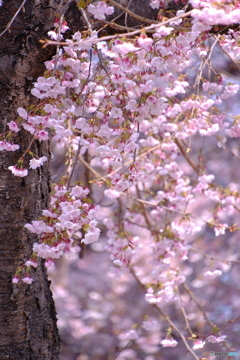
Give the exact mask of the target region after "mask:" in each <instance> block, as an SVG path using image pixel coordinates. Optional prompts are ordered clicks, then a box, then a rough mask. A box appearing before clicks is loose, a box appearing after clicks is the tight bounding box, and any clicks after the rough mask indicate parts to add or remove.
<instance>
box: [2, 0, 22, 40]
mask: <svg viewBox="0 0 240 360" xmlns="http://www.w3.org/2000/svg"><path fill="white" fill-rule="evenodd" d="M26 1H27V0H23V2H22V4H21V5H20V6H19V8H18V9H17V11H16V13H15V14H14V15H13V17H12V19H11V20H10V21H9V23H8V24H7V26H6V28H5V30H3V31H2V32H1V34H0V36H3V35H4V34H5V33H6V32H7V31H8V30H9V31H10V27H11V26H12V23H13V22H14V20H15V19H16V17H17V16H18V14H19V13H20V11H21V10H22V8H23V7H24V5H25V3H26Z"/></svg>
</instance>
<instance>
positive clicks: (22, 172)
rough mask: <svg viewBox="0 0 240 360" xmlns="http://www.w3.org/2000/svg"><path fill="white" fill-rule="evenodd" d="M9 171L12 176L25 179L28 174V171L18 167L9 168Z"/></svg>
mask: <svg viewBox="0 0 240 360" xmlns="http://www.w3.org/2000/svg"><path fill="white" fill-rule="evenodd" d="M8 169H9V170H11V172H12V174H13V175H15V176H19V177H25V176H27V174H28V170H27V169H22V168H18V167H16V166H9V167H8Z"/></svg>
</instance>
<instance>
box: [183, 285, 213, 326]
mask: <svg viewBox="0 0 240 360" xmlns="http://www.w3.org/2000/svg"><path fill="white" fill-rule="evenodd" d="M183 287H184V289H185V290H186V292H187V293H188V295H189V296H190V297H191V299H192V300H193V301H194V302H195V304H196V305H197V307H198V308H199V310H200V311H201V312H202V314H203V316H204V319H205V320H206V321H207V322H208V323H209V325H210V326H211V327H213V328H215V327H216V325H215V324H214V323H213V322H212V320H210V319H209V318H208V316H207V314H206V312H205V310H204V309H203V307H202V305H201V304H200V302H199V300H198V299H197V298H196V297H195V295H194V294H193V292H192V291H191V290H190V289H189V287H188V286H187V285H186V284H183Z"/></svg>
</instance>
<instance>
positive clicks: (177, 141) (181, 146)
mask: <svg viewBox="0 0 240 360" xmlns="http://www.w3.org/2000/svg"><path fill="white" fill-rule="evenodd" d="M174 141H175V143H176V144H177V146H178V148H179V150H180V151H181V154H182V155H183V156H184V157H185V159H186V160H187V162H188V163H189V165H191V167H192V168H193V170H194V171H195V172H196V173H197V174H198V173H199V168H198V167H197V165H195V164H194V162H193V161H192V160H191V159H190V157H189V156H188V154H187V153H186V151H185V150H184V147H183V144H182V142H181V141H180V140H179V139H176V138H175V140H174Z"/></svg>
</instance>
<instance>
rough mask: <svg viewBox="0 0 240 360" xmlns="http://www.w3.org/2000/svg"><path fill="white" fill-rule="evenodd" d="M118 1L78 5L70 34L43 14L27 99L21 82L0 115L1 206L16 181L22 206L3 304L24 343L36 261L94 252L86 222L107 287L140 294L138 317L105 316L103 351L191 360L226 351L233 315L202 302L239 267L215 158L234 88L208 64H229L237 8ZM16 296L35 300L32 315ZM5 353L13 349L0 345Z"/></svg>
mask: <svg viewBox="0 0 240 360" xmlns="http://www.w3.org/2000/svg"><path fill="white" fill-rule="evenodd" d="M130 3H131V2H130ZM130 3H129V4H128V5H129V6H126V4H125V5H124V4H122V2H121V1H120V2H115V1H113V0H109V1H98V2H92V1H80V2H78V3H77V7H78V10H79V11H80V14H81V19H82V21H83V22H84V24H85V25H84V30H85V31H81V32H80V31H75V32H74V33H73V34H72V35H71V36H69V32H68V30H69V26H70V25H69V24H68V23H67V21H66V20H65V19H64V18H63V17H62V16H60V17H58V18H55V20H54V21H53V27H52V29H51V30H50V31H48V38H45V37H44V36H42V38H41V44H42V46H43V50H39V52H38V54H39V56H40V54H43V53H44V52H45V51H48V49H53V48H54V49H56V53H55V55H54V56H53V57H52V58H51V59H49V60H48V61H46V62H45V67H46V70H45V73H43V72H42V73H41V74H34V80H35V81H34V84H33V87H32V88H31V96H30V94H27V96H25V93H23V94H22V100H21V101H20V102H19V99H16V104H17V105H18V106H15V107H13V109H14V111H13V113H11V114H12V115H11V116H10V117H8V116H7V115H5V116H6V120H7V126H6V128H5V129H4V133H3V136H2V139H1V141H0V147H1V150H2V152H3V154H4V155H3V156H4V157H5V158H6V164H7V165H4V167H3V168H4V179H11V181H12V182H13V184H15V185H14V186H13V187H12V188H11V194H12V195H11V199H12V201H13V202H14V203H13V204H14V205H12V206H16V202H15V201H16V200H15V199H16V196H17V195H16V193H17V192H18V190H16V189H19V188H21V192H20V191H19V192H18V194H19V197H20V200H21V201H20V205H19V204H18V203H17V204H18V205H17V206H19V209H20V210H19V211H20V213H21V212H23V213H24V216H23V215H21V220H19V218H18V216H17V223H18V226H20V228H21V234H20V239H21V242H19V236H18V242H17V244H16V243H15V242H13V240H12V237H13V234H12V233H10V231H9V230H8V232H9V234H10V239H9V238H8V243H7V245H9V244H12V248H11V252H10V254H13V253H14V252H16V251H17V250H16V249H19V248H20V249H19V250H18V251H19V252H20V253H21V254H20V255H19V256H17V257H16V258H15V261H14V262H13V264H12V263H11V266H9V267H8V269H9V270H10V269H11V271H12V269H13V266H15V275H14V273H13V272H12V273H11V280H12V284H11V287H10V281H9V280H10V279H9V278H8V291H9V289H10V288H11V289H13V293H12V296H11V301H12V302H13V305H12V306H13V307H14V308H17V309H18V314H19V316H20V320H19V324H20V323H21V324H23V323H24V326H25V327H26V329H27V330H25V334H24V335H22V336H24V337H25V341H26V344H31V341H32V340H31V336H32V332H31V326H32V324H33V323H34V322H35V321H36V319H37V317H39V316H40V314H41V313H42V312H43V311H44V314H45V311H46V307H47V308H48V307H49V311H51V312H53V311H54V310H53V304H52V303H51V301H50V306H49V303H48V302H47V301H46V292H47V291H48V294H49V289H48V285H47V280H46V272H45V270H43V263H45V265H46V266H47V267H51V266H52V264H53V262H54V259H58V258H59V257H61V256H62V255H64V253H68V254H69V253H74V252H75V251H76V249H77V250H78V251H80V254H81V252H83V248H84V246H86V245H88V246H89V247H92V248H94V246H95V244H97V243H98V242H101V241H104V240H103V237H104V236H102V238H101V231H100V228H101V229H102V233H103V234H104V233H105V235H106V238H107V240H106V241H107V242H106V246H105V248H106V250H107V251H108V252H109V257H110V259H111V261H112V265H111V267H110V268H109V276H110V277H111V278H112V285H113V284H114V286H116V284H117V285H118V287H119V288H120V290H118V291H119V292H120V293H121V291H122V290H121V287H122V286H123V284H124V283H125V284H133V283H135V284H137V286H138V288H139V290H140V289H141V292H142V294H143V297H144V299H143V302H141V305H139V306H140V310H141V320H140V319H138V320H136V319H135V316H134V314H133V315H132V319H131V320H130V321H129V322H127V323H124V324H117V325H114V333H115V334H116V338H117V340H116V341H115V345H111V349H114V350H111V354H110V351H107V350H106V353H105V354H103V357H104V356H105V357H104V358H106V356H107V357H109V358H112V359H115V358H118V359H122V360H123V359H134V360H137V359H139V358H141V359H142V358H143V359H145V360H155V359H156V360H158V359H160V358H162V357H161V354H160V355H159V352H160V353H163V351H164V349H165V348H171V349H168V353H166V354H169V353H170V351H172V354H173V355H170V356H171V357H173V358H175V357H176V356H177V355H176V354H178V351H179V350H178V349H181V353H182V354H183V358H185V357H186V356H187V355H188V356H189V357H191V358H192V359H204V358H206V357H207V356H209V349H210V348H209V347H208V344H211V343H213V344H215V345H214V346H215V347H214V348H211V350H214V351H216V352H224V353H228V354H230V352H234V351H236V344H237V343H236V339H235V336H234V330H231V327H233V326H235V325H236V323H237V322H238V320H239V314H237V311H236V309H237V305H236V298H235V297H234V296H231V298H227V300H226V301H227V302H228V306H229V307H230V308H231V312H230V315H229V316H227V315H226V314H225V313H224V316H217V315H216V314H214V308H215V307H216V308H218V309H221V306H222V307H224V306H226V302H225V300H224V301H223V302H222V299H221V296H220V295H221V292H220V293H218V292H217V287H218V286H219V284H221V281H222V287H221V289H222V291H226V290H224V282H225V281H226V280H224V279H230V280H229V282H230V283H231V286H233V288H234V286H235V287H236V282H235V276H234V267H235V268H237V266H238V263H239V256H238V253H237V250H238V249H239V245H238V242H237V235H235V234H237V230H238V225H237V222H238V220H237V218H238V213H239V202H240V193H239V185H238V181H237V177H236V175H234V171H233V170H234V169H231V166H229V165H228V163H227V162H226V161H225V162H224V166H225V169H224V171H223V169H222V167H221V166H222V165H221V164H222V163H223V159H224V158H225V159H227V157H228V156H230V157H231V158H233V159H234V161H236V162H237V160H239V155H238V151H237V150H236V145H235V144H236V142H235V140H234V139H235V138H238V137H239V134H240V132H239V115H238V111H239V108H238V106H237V104H236V101H235V99H237V97H238V90H239V84H238V81H237V79H236V78H235V77H234V76H233V75H232V74H231V73H230V72H227V73H226V70H225V71H224V69H226V65H225V64H226V63H228V64H233V65H232V66H235V68H236V69H239V58H240V52H239V41H240V30H239V27H238V23H239V20H240V5H239V3H238V2H237V1H229V0H219V1H216V2H213V1H210V0H205V1H202V0H189V1H188V2H184V3H183V2H166V1H165V2H163V1H161V0H153V1H149V2H146V3H145V2H144V7H143V8H140V11H138V8H139V2H138V1H133V2H132V3H133V8H131V6H130ZM145 5H147V8H148V12H147V11H146V12H143V9H145ZM3 9H4V6H3ZM19 9H20V8H19ZM62 13H64V10H62ZM28 41H29V39H28ZM30 42H31V41H30ZM21 51H23V50H22V49H21ZM41 51H42V52H43V53H42V52H41ZM22 56H23V53H22ZM30 59H32V58H31V57H30ZM22 61H23V60H22V59H20V60H19V62H20V64H19V67H20V65H21V66H22V63H21V62H22ZM221 64H224V65H222V70H221ZM12 66H13V67H14V70H15V69H16V65H15V64H14V65H12ZM20 68H21V67H20ZM24 69H25V73H24V72H23V73H22V75H21V76H22V78H21V79H24V81H26V80H25V79H26V74H27V73H28V72H29V68H28V67H27V66H25V67H24ZM15 71H16V70H15ZM37 75H40V76H39V77H38V78H37V79H36V77H37ZM22 81H23V80H22ZM15 86H16V88H17V89H18V87H19V83H17V84H16V85H15ZM9 91H10V90H9ZM11 93H12V89H11ZM32 99H34V100H32ZM14 104H15V103H14ZM15 111H16V113H15ZM21 134H24V135H21ZM26 141H28V142H27V143H26ZM50 142H51V146H52V148H54V149H55V154H57V152H58V151H60V150H61V149H65V154H66V155H65V166H64V168H62V171H61V176H60V177H59V181H57V182H55V183H54V184H52V187H51V198H50V201H48V193H46V188H47V187H48V180H49V179H48V178H47V174H48V166H49V156H48V151H49V148H48V147H49V143H50ZM8 154H10V156H9V155H8ZM12 154H13V155H12ZM55 156H57V155H55ZM79 164H82V166H84V167H85V177H84V179H80V177H79V176H78V167H79ZM5 181H6V180H5ZM8 186H9V184H8ZM43 189H45V190H44V191H43ZM27 192H28V193H27ZM47 192H48V190H47ZM23 193H26V195H25V197H23ZM37 194H38V196H37ZM4 196H5V197H6V203H5V204H8V203H9V200H8V197H7V196H8V195H6V194H5V195H4ZM5 206H7V205H5ZM33 209H34V210H33ZM5 213H6V214H9V212H7V211H6V212H4V214H5ZM14 214H15V213H14ZM14 216H16V215H14ZM20 221H21V223H20V224H19V222H20ZM24 221H25V223H24ZM13 224H16V223H15V222H14V221H13ZM13 227H14V226H11V228H13ZM11 231H12V230H11ZM17 231H18V232H19V228H18V230H17ZM6 238H7V235H6ZM22 239H24V240H22ZM26 239H28V240H26ZM209 239H211V242H212V243H213V244H214V245H211V246H210V245H208V243H209ZM219 239H220V240H219ZM222 239H224V242H223V240H222ZM19 244H21V245H19ZM23 244H24V246H23ZM5 251H9V249H8V247H7V246H6V247H5ZM6 259H10V257H7V256H5V265H4V266H5V267H6V266H8V265H9V263H8V262H7V264H6ZM8 261H9V260H8ZM89 266H90V265H89ZM235 271H236V270H235ZM9 276H10V272H9V271H8V277H9ZM43 276H44V277H45V278H43ZM221 279H222V280H221ZM126 287H127V289H128V291H130V288H131V286H130V288H129V287H128V285H126ZM199 289H200V290H199ZM214 291H215V292H216V294H217V295H218V298H217V299H216V298H214ZM113 293H114V290H113ZM24 294H25V295H26V294H28V295H27V296H25V295H24ZM24 296H25V297H24ZM48 296H50V294H49V295H48ZM94 296H95V298H98V299H100V298H101V296H100V295H92V297H94ZM99 296H100V298H99ZM114 296H115V298H114V297H112V298H111V297H110V298H109V299H108V300H106V299H104V297H102V298H101V300H99V302H100V304H101V307H100V309H99V312H104V311H103V309H108V310H106V314H109V312H110V313H111V310H109V309H110V308H111V305H110V304H109V303H111V300H112V301H113V299H116V297H117V292H115V295H114ZM26 299H27V300H26ZM213 300H214V301H213ZM21 301H22V302H21ZM211 302H212V304H214V306H211V305H212V304H211ZM26 303H31V304H32V303H35V308H36V309H38V314H37V315H36V316H32V314H30V313H29V312H28V311H27V310H26ZM47 304H48V305H47ZM50 307H51V308H50ZM35 308H34V310H33V311H35V310H36V309H35ZM19 309H21V311H20V310H19ZM7 310H8V309H7ZM8 311H9V310H8ZM12 311H13V310H12ZM39 311H40V314H39ZM108 311H109V312H108ZM51 320H52V321H53V323H54V316H52V317H51ZM113 322H114V321H113ZM26 324H27V325H26ZM42 324H43V326H45V324H46V319H45V318H43V321H42ZM81 326H82V327H83V328H84V329H85V331H86V332H85V333H84V330H83V335H85V334H86V333H87V332H91V331H94V329H95V330H96V329H98V327H97V325H96V323H95V324H94V326H92V328H91V327H87V326H86V324H84V321H83V320H82V324H81ZM99 326H100V325H99ZM28 329H29V330H28ZM56 334H57V333H56V329H55V328H54V336H52V339H53V342H54V344H55V345H54V346H55V347H54V350H45V348H44V346H43V345H42V346H41V347H38V348H36V346H35V347H34V346H32V347H33V349H32V347H31V350H29V351H30V352H29V353H31V351H33V352H34V355H33V356H35V358H37V355H36V354H41V356H43V355H42V354H44V356H45V357H44V358H46V359H48V358H49V359H51V358H56V356H57V355H55V354H56V353H57V348H58V345H57V344H58V340H57V335H56ZM29 336H30V340H29V339H28V337H29ZM43 338H44V335H43ZM39 343H40V342H39ZM7 344H8V345H6V346H10V345H9V344H11V343H10V342H9V340H8V343H7ZM20 344H21V342H20ZM25 346H27V345H25ZM160 349H161V350H160ZM4 351H5V350H4ZM6 354H7V355H8V356H10V358H16V357H13V356H12V355H11V351H10V349H8V350H7V352H5V355H4V356H5V358H7V357H6V356H7V355H6ZM45 354H46V355H45ZM83 355H84V356H85V355H86V356H88V353H87V352H85V353H84V354H83ZM11 356H12V357H11ZM18 356H20V355H18ZM28 356H29V355H26V357H25V358H26V359H27V358H30V357H28ZM38 356H39V355H38ZM47 356H48V357H47ZM51 356H52V357H51ZM166 356H168V357H169V355H166ZM3 358H4V357H3ZM91 358H92V359H93V358H94V356H92V357H91ZM87 359H88V357H87ZM94 359H97V357H95V358H94Z"/></svg>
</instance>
